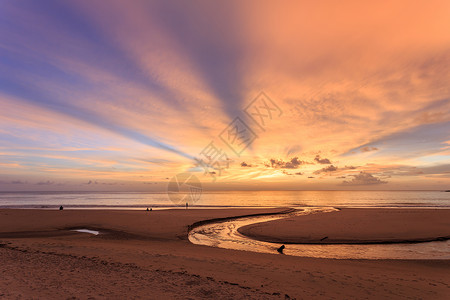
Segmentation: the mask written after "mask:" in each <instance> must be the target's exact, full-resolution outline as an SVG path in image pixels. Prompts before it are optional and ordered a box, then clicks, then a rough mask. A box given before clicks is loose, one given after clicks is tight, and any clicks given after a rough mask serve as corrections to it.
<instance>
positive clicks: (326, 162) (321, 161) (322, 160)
mask: <svg viewBox="0 0 450 300" xmlns="http://www.w3.org/2000/svg"><path fill="white" fill-rule="evenodd" d="M314 160H315V161H316V162H317V163H319V164H322V165H330V164H331V161H330V160H329V159H328V158H320V155H316V157H315V158H314Z"/></svg>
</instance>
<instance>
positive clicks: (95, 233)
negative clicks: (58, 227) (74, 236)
mask: <svg viewBox="0 0 450 300" xmlns="http://www.w3.org/2000/svg"><path fill="white" fill-rule="evenodd" d="M72 231H77V232H84V233H90V234H93V235H98V234H99V233H100V231H96V230H90V229H74V230H72Z"/></svg>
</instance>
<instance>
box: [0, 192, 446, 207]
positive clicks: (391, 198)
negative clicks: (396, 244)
mask: <svg viewBox="0 0 450 300" xmlns="http://www.w3.org/2000/svg"><path fill="white" fill-rule="evenodd" d="M60 205H63V206H64V207H66V208H70V207H73V208H126V209H140V208H143V207H153V208H166V207H177V206H179V205H177V204H175V203H173V202H172V201H171V200H170V199H169V197H168V195H167V194H166V193H124V192H114V193H99V192H82V193H80V192H26V193H22V192H20V193H19V192H14V193H5V192H3V193H2V192H0V208H54V207H59V206H60ZM192 206H195V207H200V208H201V207H217V208H220V207H273V206H299V207H302V206H303V207H304V206H316V207H317V206H319V207H320V206H333V207H429V208H431V207H438V208H450V193H448V192H443V191H232V192H203V194H202V195H201V197H200V199H199V200H198V201H196V202H195V203H194V204H191V207H192Z"/></svg>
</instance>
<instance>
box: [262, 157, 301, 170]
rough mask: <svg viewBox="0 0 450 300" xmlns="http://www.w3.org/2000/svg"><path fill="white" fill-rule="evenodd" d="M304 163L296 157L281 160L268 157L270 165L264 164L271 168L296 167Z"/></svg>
mask: <svg viewBox="0 0 450 300" xmlns="http://www.w3.org/2000/svg"><path fill="white" fill-rule="evenodd" d="M303 164H305V162H304V161H302V160H299V159H298V157H293V158H291V160H289V161H283V160H281V159H274V158H271V159H270V165H269V164H266V166H270V167H272V168H280V169H298V168H299V167H300V166H301V165H303Z"/></svg>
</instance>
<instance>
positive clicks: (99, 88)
mask: <svg viewBox="0 0 450 300" xmlns="http://www.w3.org/2000/svg"><path fill="white" fill-rule="evenodd" d="M449 30H450V2H448V1H427V2H419V1H417V2H411V1H396V2H395V3H392V1H377V2H373V3H368V2H361V1H344V2H336V1H310V2H299V1H286V2H283V5H280V4H279V3H278V2H276V1H246V2H245V3H243V2H242V1H227V2H223V3H212V2H210V1H193V2H179V3H177V4H176V5H175V2H170V3H169V2H167V1H151V2H149V1H133V2H132V4H130V3H125V2H123V1H108V3H106V2H101V1H97V2H95V3H92V1H67V2H64V3H59V2H56V1H42V2H39V3H37V2H34V1H20V2H14V1H11V2H3V3H2V4H0V58H1V59H0V77H1V78H0V105H1V107H2V110H1V111H0V170H1V171H0V188H1V189H2V190H4V191H10V190H124V191H125V190H127V191H130V190H131V191H134V190H136V191H152V190H158V191H162V190H164V189H165V188H166V186H167V182H168V178H171V177H172V176H174V175H176V174H178V173H181V172H193V173H194V174H196V175H197V176H198V177H199V179H200V180H201V181H202V183H203V185H204V186H205V187H206V188H208V189H216V190H220V189H331V190H334V189H370V190H372V189H450V133H449V132H450V130H449V129H450V88H449V85H448V82H449V81H450V35H449V34H448V32H449ZM261 92H264V93H265V95H266V96H267V97H268V98H270V99H271V100H270V101H272V102H273V103H275V104H276V105H277V106H278V108H279V109H280V110H281V112H282V113H281V115H279V113H278V112H277V114H276V115H274V116H273V117H272V119H270V118H267V119H266V121H267V123H266V124H265V126H264V128H261V127H259V126H258V125H257V124H256V123H255V122H254V121H253V120H251V118H250V117H249V116H248V115H247V114H245V112H244V109H245V108H246V107H247V106H248V105H250V104H251V103H252V101H253V100H254V99H255V98H257V97H258V95H260V93H261ZM267 101H268V100H267ZM257 103H258V102H257ZM260 109H261V110H262V111H263V112H264V109H262V108H260ZM236 117H239V118H240V119H241V120H242V121H243V122H244V123H245V124H246V125H247V126H248V127H250V128H251V129H252V130H253V132H254V133H255V135H257V138H255V139H254V141H253V142H252V143H251V144H249V146H248V147H247V148H246V149H245V150H244V151H243V152H242V153H241V154H240V156H238V155H236V154H235V153H234V152H233V151H232V149H230V148H229V147H228V146H227V145H226V144H225V143H224V141H223V140H222V139H221V138H220V136H221V133H222V132H223V131H224V130H225V129H226V128H227V126H228V125H229V124H230V123H231V122H232V121H233V120H234V119H235V118H236ZM225 134H227V132H225ZM247 137H248V136H247ZM244 139H245V137H244ZM211 142H213V143H214V145H215V146H216V147H218V148H219V149H220V150H222V152H221V153H222V154H223V153H226V155H227V156H228V158H229V160H228V161H227V162H228V164H226V167H224V164H222V167H224V168H223V169H221V170H219V168H218V167H217V166H218V165H217V164H215V165H214V164H213V165H212V166H211V165H210V166H209V167H210V168H208V170H207V171H208V172H207V173H206V174H205V171H204V169H203V168H202V166H201V165H199V164H198V160H201V159H204V160H205V159H207V157H204V156H202V150H204V149H205V147H207V146H208V145H209V144H210V143H211ZM196 159H197V160H196ZM211 167H215V168H211ZM214 172H215V174H214Z"/></svg>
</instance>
